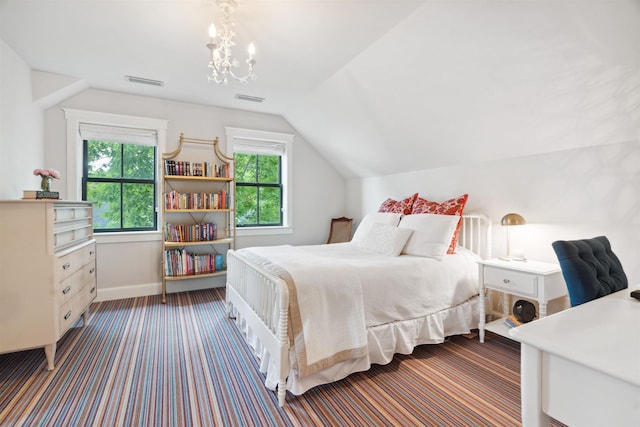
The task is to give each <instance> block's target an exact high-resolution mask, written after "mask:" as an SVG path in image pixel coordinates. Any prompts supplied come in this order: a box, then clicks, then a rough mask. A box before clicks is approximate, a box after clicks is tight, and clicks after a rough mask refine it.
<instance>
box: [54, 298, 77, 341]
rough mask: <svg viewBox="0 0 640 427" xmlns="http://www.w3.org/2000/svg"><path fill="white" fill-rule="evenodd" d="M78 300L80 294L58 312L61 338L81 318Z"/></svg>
mask: <svg viewBox="0 0 640 427" xmlns="http://www.w3.org/2000/svg"><path fill="white" fill-rule="evenodd" d="M77 298H78V294H76V295H74V297H73V298H71V299H70V300H69V301H67V302H66V303H64V304H62V305H61V306H60V310H59V311H58V328H59V333H58V336H60V337H61V336H62V335H63V334H64V333H65V332H66V330H67V329H69V327H70V326H71V325H73V322H75V321H76V319H77V318H78V316H80V311H79V310H78V309H77V305H78V303H77V302H76V299H77Z"/></svg>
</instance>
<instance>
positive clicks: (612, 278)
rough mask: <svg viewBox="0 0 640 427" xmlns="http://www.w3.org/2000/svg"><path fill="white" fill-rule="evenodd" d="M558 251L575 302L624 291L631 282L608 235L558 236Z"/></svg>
mask: <svg viewBox="0 0 640 427" xmlns="http://www.w3.org/2000/svg"><path fill="white" fill-rule="evenodd" d="M551 246H553V250H554V251H555V252H556V256H557V257H558V261H559V262H560V268H561V269H562V275H563V276H564V281H565V282H566V284H567V290H568V291H569V299H570V300H571V306H573V307H575V306H576V305H580V304H583V303H585V302H589V301H591V300H594V299H596V298H600V297H603V296H605V295H609V294H611V293H613V292H617V291H621V290H623V289H626V288H627V287H628V286H629V282H628V281H627V275H626V274H625V273H624V270H623V269H622V264H621V263H620V260H619V259H618V257H617V256H616V254H614V253H613V251H612V250H611V243H609V239H607V238H606V237H605V236H598V237H594V238H593V239H583V240H558V241H556V242H553V243H552V244H551Z"/></svg>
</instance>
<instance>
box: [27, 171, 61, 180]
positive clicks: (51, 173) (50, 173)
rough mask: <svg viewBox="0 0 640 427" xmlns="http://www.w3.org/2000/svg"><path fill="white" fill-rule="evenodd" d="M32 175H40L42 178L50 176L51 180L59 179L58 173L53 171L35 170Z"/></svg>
mask: <svg viewBox="0 0 640 427" xmlns="http://www.w3.org/2000/svg"><path fill="white" fill-rule="evenodd" d="M33 174H34V175H40V176H42V177H45V176H50V177H51V178H55V179H59V178H60V172H58V171H57V170H55V169H36V170H34V171H33Z"/></svg>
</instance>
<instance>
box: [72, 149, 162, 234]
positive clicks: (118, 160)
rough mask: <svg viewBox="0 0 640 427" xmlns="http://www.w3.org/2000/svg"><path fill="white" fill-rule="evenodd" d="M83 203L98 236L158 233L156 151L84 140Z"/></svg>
mask: <svg viewBox="0 0 640 427" xmlns="http://www.w3.org/2000/svg"><path fill="white" fill-rule="evenodd" d="M83 150H84V174H83V180H82V198H83V200H87V201H91V202H94V210H93V228H94V231H96V232H113V231H146V230H155V229H156V221H157V219H156V196H155V188H156V167H155V164H156V147H153V146H148V145H137V144H121V143H118V142H108V141H93V140H85V141H84V142H83Z"/></svg>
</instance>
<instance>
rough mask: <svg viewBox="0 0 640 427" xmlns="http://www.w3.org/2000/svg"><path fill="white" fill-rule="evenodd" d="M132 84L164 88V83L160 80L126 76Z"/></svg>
mask: <svg viewBox="0 0 640 427" xmlns="http://www.w3.org/2000/svg"><path fill="white" fill-rule="evenodd" d="M124 77H125V78H126V79H127V80H128V81H129V82H130V83H140V84H143V85H149V86H160V87H162V86H164V82H162V81H160V80H151V79H145V78H143V77H134V76H124Z"/></svg>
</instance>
